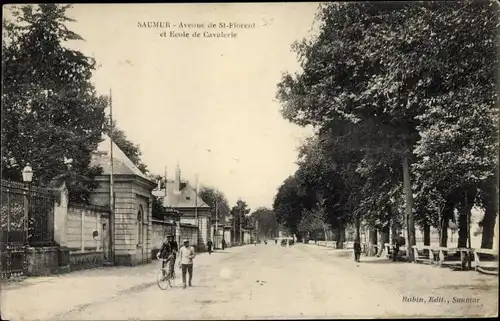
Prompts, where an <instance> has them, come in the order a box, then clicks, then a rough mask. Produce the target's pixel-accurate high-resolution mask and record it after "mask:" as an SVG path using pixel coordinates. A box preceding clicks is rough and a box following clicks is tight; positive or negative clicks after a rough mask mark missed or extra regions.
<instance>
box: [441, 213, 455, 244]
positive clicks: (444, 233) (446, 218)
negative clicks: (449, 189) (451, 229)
mask: <svg viewBox="0 0 500 321" xmlns="http://www.w3.org/2000/svg"><path fill="white" fill-rule="evenodd" d="M452 214H453V206H452V205H451V204H449V203H448V204H446V206H445V208H444V209H443V213H442V216H441V222H440V223H441V228H440V230H441V233H440V234H441V238H440V240H439V246H441V247H447V246H448V225H449V223H450V217H451V215H452Z"/></svg>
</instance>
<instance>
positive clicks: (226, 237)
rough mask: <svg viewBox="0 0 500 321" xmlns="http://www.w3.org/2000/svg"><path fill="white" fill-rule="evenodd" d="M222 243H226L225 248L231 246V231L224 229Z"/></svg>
mask: <svg viewBox="0 0 500 321" xmlns="http://www.w3.org/2000/svg"><path fill="white" fill-rule="evenodd" d="M224 241H226V246H229V247H230V246H231V242H232V241H233V236H232V235H231V229H226V228H225V229H224Z"/></svg>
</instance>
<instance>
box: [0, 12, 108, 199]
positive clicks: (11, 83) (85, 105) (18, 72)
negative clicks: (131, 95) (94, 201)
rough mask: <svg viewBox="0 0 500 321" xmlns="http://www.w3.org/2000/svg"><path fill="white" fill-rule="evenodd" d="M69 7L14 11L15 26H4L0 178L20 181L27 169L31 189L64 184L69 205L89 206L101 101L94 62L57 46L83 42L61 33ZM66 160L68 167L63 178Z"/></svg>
mask: <svg viewBox="0 0 500 321" xmlns="http://www.w3.org/2000/svg"><path fill="white" fill-rule="evenodd" d="M69 7H70V6H61V5H56V4H40V5H23V6H20V7H14V8H13V9H12V10H13V15H14V17H15V18H16V19H17V20H15V21H14V22H13V21H8V20H4V22H3V23H4V28H5V33H4V37H3V41H2V51H3V55H2V67H3V91H2V142H3V143H2V177H4V178H8V179H11V180H17V181H20V180H21V171H22V169H23V167H24V166H25V165H26V164H27V163H30V164H31V166H32V168H33V170H34V173H35V175H34V176H33V179H34V182H35V183H36V184H39V185H49V183H50V181H51V180H52V179H54V178H56V177H57V178H58V179H62V180H66V181H67V185H68V187H69V189H70V198H71V200H77V201H88V192H89V190H91V189H92V188H94V187H95V186H93V184H92V179H91V178H92V176H93V175H96V174H98V173H99V169H98V168H92V167H91V166H90V161H91V154H92V152H93V151H94V150H95V149H96V148H97V145H98V143H99V142H100V141H101V132H102V128H103V125H104V122H105V116H104V110H105V108H106V105H107V99H106V97H103V96H99V95H97V93H96V91H95V89H94V86H93V84H92V82H91V76H92V71H93V70H95V61H94V60H93V59H92V58H89V57H86V56H85V55H83V54H82V53H81V52H79V51H76V50H71V49H68V48H67V47H65V46H64V45H63V43H65V42H67V41H73V40H82V38H81V37H80V36H79V35H77V34H75V33H74V32H72V31H70V30H68V28H67V26H66V24H67V23H68V22H72V21H74V20H72V19H70V18H68V17H67V16H66V10H67V9H68V8H69ZM65 158H68V159H73V163H72V167H71V169H70V170H68V168H67V166H66V164H64V159H65Z"/></svg>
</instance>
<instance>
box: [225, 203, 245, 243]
mask: <svg viewBox="0 0 500 321" xmlns="http://www.w3.org/2000/svg"><path fill="white" fill-rule="evenodd" d="M230 213H231V217H232V219H233V222H234V226H235V227H236V230H235V239H237V240H240V241H242V237H243V235H242V234H241V233H240V231H241V230H242V229H244V228H246V224H247V223H248V222H247V219H246V215H247V214H248V213H250V208H248V205H247V203H246V202H245V201H243V200H238V201H237V202H236V206H233V208H232V209H231V212H230Z"/></svg>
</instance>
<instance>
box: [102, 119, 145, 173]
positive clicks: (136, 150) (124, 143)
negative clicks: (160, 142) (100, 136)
mask: <svg viewBox="0 0 500 321" xmlns="http://www.w3.org/2000/svg"><path fill="white" fill-rule="evenodd" d="M104 132H105V133H106V134H108V135H109V136H110V138H111V139H112V140H113V142H115V144H116V146H118V147H119V148H120V149H121V150H122V151H123V153H124V154H125V155H126V156H127V157H128V158H129V159H130V160H131V161H132V163H134V165H135V166H137V168H139V170H140V171H141V172H142V173H144V174H147V173H148V172H149V171H148V169H147V165H146V164H144V163H143V162H142V160H141V156H142V153H141V149H140V146H139V145H136V144H134V143H133V142H132V141H130V140H129V139H128V138H127V135H126V134H125V132H124V131H123V130H121V129H120V128H119V127H118V126H117V123H116V120H113V131H112V133H111V126H110V121H109V119H108V122H107V123H106V125H105V127H104Z"/></svg>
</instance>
